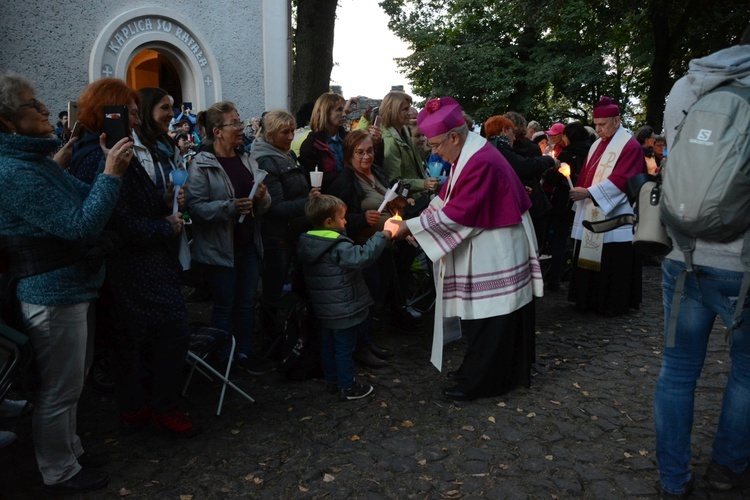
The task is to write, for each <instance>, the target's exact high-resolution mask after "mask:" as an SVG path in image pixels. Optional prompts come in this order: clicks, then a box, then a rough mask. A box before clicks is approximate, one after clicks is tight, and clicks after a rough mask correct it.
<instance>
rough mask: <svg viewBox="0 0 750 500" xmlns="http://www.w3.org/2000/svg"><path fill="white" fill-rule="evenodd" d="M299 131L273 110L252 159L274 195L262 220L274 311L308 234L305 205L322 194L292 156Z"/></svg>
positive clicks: (266, 285)
mask: <svg viewBox="0 0 750 500" xmlns="http://www.w3.org/2000/svg"><path fill="white" fill-rule="evenodd" d="M334 95H335V94H334ZM339 97H340V96H339ZM336 102H338V101H336ZM341 103H342V105H343V98H342V99H341ZM329 107H330V106H329ZM336 107H337V106H336ZM315 119H316V116H315V113H313V120H315ZM318 119H320V116H318ZM316 123H318V124H319V122H316ZM296 128H297V124H296V121H295V119H294V117H293V116H292V115H291V114H289V113H288V112H286V111H284V110H280V109H279V110H274V111H271V112H270V113H268V114H267V115H266V117H265V118H264V120H263V129H262V130H261V134H260V136H258V138H256V139H255V142H253V151H252V156H253V158H254V159H255V160H256V161H257V162H258V166H259V167H260V168H261V169H263V170H265V171H266V172H268V175H267V176H266V180H265V182H266V186H268V192H269V194H270V195H271V206H270V208H269V209H268V212H266V214H265V215H264V216H263V221H264V224H263V251H264V258H263V301H264V303H265V304H266V305H268V306H271V307H275V306H278V304H279V301H280V299H281V296H282V295H283V287H284V285H285V284H286V283H288V282H289V270H290V268H291V264H292V260H293V258H294V256H295V254H296V248H297V240H298V239H299V236H300V234H302V233H303V232H304V231H306V230H307V226H308V222H307V219H306V218H305V204H306V203H307V200H308V199H310V198H312V197H314V196H317V195H318V194H320V188H313V189H310V184H309V182H308V177H309V176H308V175H307V172H305V171H304V170H303V169H302V168H300V167H299V166H297V162H296V161H295V158H294V155H293V153H291V147H292V141H293V140H294V130H295V129H296ZM324 175H325V174H324Z"/></svg>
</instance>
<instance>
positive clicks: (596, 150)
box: [568, 97, 646, 316]
mask: <svg viewBox="0 0 750 500" xmlns="http://www.w3.org/2000/svg"><path fill="white" fill-rule="evenodd" d="M594 125H595V127H596V133H597V135H598V136H599V139H598V140H597V141H596V142H594V144H592V145H591V149H589V154H588V158H587V159H586V163H585V164H584V166H583V169H582V170H581V174H580V175H579V176H578V181H577V182H576V186H575V187H574V188H573V189H571V190H570V199H571V200H573V202H574V203H573V208H574V209H575V212H576V215H575V220H574V221H573V231H572V235H571V237H572V238H573V239H574V240H575V241H576V246H575V252H574V254H573V276H572V278H571V280H570V288H569V290H568V300H569V301H571V302H574V303H575V304H576V308H577V309H578V310H580V311H587V310H593V311H596V312H598V313H600V314H604V315H605V316H618V315H621V314H625V313H626V312H627V311H628V309H630V308H633V309H638V308H639V307H640V303H641V262H640V259H639V258H638V256H637V255H636V254H635V252H634V250H633V245H632V241H633V228H632V227H631V226H629V225H626V226H621V227H619V228H617V229H614V230H612V231H608V232H606V233H599V234H597V233H592V232H591V231H589V230H587V229H586V228H584V227H583V225H582V223H583V221H584V220H588V221H591V222H594V221H598V220H604V219H611V218H613V217H617V216H619V215H624V214H632V213H633V209H632V207H631V206H630V203H629V202H628V198H627V196H626V195H625V192H624V191H625V183H626V182H627V181H628V180H629V179H630V178H632V177H634V176H636V175H638V174H640V173H645V172H646V160H645V159H644V157H643V150H642V149H641V146H640V144H638V141H636V140H635V139H634V138H633V137H632V136H631V135H630V133H629V132H628V131H627V130H626V129H625V128H623V127H622V126H621V124H620V108H619V107H618V106H617V103H615V101H613V100H612V99H610V98H609V97H602V98H601V100H600V101H599V102H598V103H596V105H595V106H594Z"/></svg>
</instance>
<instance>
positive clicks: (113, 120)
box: [104, 106, 130, 149]
mask: <svg viewBox="0 0 750 500" xmlns="http://www.w3.org/2000/svg"><path fill="white" fill-rule="evenodd" d="M128 113H129V111H128V107H127V106H104V133H105V134H107V139H106V141H105V146H106V147H107V149H112V147H113V146H114V145H115V144H117V142H118V141H119V140H120V139H122V138H123V137H129V136H130V120H128Z"/></svg>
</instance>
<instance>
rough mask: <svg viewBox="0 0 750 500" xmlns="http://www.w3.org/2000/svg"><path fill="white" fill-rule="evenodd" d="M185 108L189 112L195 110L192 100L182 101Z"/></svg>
mask: <svg viewBox="0 0 750 500" xmlns="http://www.w3.org/2000/svg"><path fill="white" fill-rule="evenodd" d="M182 107H183V109H184V110H185V111H186V112H187V110H190V111H192V110H193V103H192V102H183V103H182Z"/></svg>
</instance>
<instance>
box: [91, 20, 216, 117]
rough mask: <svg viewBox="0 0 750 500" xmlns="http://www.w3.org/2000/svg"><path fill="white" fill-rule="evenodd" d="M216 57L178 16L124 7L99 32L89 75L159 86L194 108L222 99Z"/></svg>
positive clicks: (197, 34)
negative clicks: (120, 12) (124, 9)
mask: <svg viewBox="0 0 750 500" xmlns="http://www.w3.org/2000/svg"><path fill="white" fill-rule="evenodd" d="M217 68H218V62H217V60H216V58H215V57H214V55H213V52H212V51H211V48H210V47H209V46H208V44H207V43H206V41H205V40H204V38H203V37H202V36H201V35H200V33H197V32H196V30H195V28H194V27H192V26H190V23H189V22H187V21H186V20H185V19H183V18H182V17H180V16H178V15H176V14H174V13H173V12H172V11H170V10H167V9H164V8H161V7H140V8H136V9H132V10H129V11H127V12H123V13H122V14H120V15H119V16H117V17H116V18H114V19H112V20H111V21H110V22H109V23H108V24H107V25H106V26H105V27H104V29H103V30H102V31H101V32H100V33H99V36H98V37H97V39H96V41H95V42H94V47H93V50H92V51H91V58H90V59H89V79H90V80H91V81H94V80H97V79H99V78H108V77H112V76H113V77H115V78H122V79H123V80H126V81H127V82H128V84H129V85H130V86H131V87H132V88H134V89H139V88H143V87H147V86H159V87H162V88H163V89H165V90H167V91H169V93H170V95H172V97H174V100H175V107H177V108H179V106H180V104H181V103H182V102H184V101H189V102H192V103H193V109H194V110H196V111H197V110H201V109H206V108H207V107H208V106H210V105H211V104H213V103H215V102H217V101H220V100H221V76H220V74H219V72H218V70H217Z"/></svg>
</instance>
